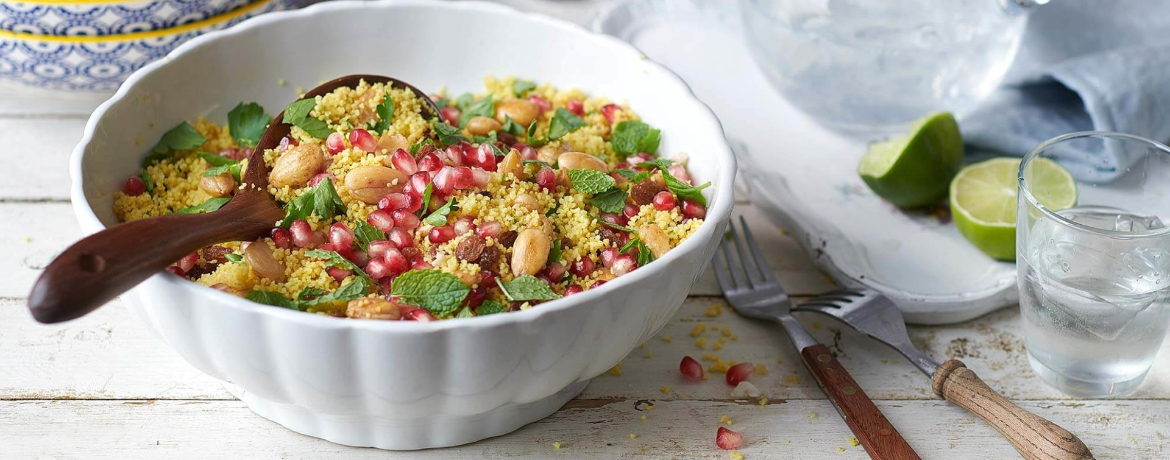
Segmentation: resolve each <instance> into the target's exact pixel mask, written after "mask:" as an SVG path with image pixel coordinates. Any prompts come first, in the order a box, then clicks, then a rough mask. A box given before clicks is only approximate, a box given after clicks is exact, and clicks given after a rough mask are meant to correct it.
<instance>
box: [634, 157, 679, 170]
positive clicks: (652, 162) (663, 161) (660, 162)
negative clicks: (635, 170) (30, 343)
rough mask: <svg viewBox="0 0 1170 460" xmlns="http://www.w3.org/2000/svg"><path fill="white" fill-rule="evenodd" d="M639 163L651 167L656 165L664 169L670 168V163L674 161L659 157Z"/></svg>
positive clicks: (672, 163)
mask: <svg viewBox="0 0 1170 460" xmlns="http://www.w3.org/2000/svg"><path fill="white" fill-rule="evenodd" d="M639 165H641V166H645V167H651V166H653V167H656V168H658V169H661V170H663V171H666V170H667V169H670V167H671V166H672V165H674V162H673V161H670V160H668V159H666V158H659V159H657V160H650V161H643V162H642V163H639Z"/></svg>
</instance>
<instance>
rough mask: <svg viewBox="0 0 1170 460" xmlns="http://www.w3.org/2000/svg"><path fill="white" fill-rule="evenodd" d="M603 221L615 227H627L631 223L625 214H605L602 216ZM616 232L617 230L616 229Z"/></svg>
mask: <svg viewBox="0 0 1170 460" xmlns="http://www.w3.org/2000/svg"><path fill="white" fill-rule="evenodd" d="M601 220H604V221H606V222H609V223H611V224H614V225H621V226H623V227H624V226H626V224H628V223H630V219H629V218H628V217H626V216H625V214H613V213H604V214H602V215H601ZM614 230H617V229H614ZM619 231H620V230H619Z"/></svg>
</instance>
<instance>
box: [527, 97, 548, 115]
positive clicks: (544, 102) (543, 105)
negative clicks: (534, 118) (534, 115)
mask: <svg viewBox="0 0 1170 460" xmlns="http://www.w3.org/2000/svg"><path fill="white" fill-rule="evenodd" d="M528 102H531V103H532V104H533V105H535V106H536V109H537V110H540V113H544V112H548V111H549V110H552V103H551V102H549V101H548V99H545V98H543V97H540V96H537V95H535V94H533V95H531V96H528Z"/></svg>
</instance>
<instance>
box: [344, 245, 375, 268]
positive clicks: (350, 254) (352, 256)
mask: <svg viewBox="0 0 1170 460" xmlns="http://www.w3.org/2000/svg"><path fill="white" fill-rule="evenodd" d="M357 249H358V248H357V247H351V248H349V249H338V250H337V254H339V255H341V257H344V258H345V260H348V261H350V262H353V263H354V264H355V265H357V266H359V267H364V266H365V265H366V264H367V263H369V262H370V256H367V255H366V253H364V252H362V251H358V250H357Z"/></svg>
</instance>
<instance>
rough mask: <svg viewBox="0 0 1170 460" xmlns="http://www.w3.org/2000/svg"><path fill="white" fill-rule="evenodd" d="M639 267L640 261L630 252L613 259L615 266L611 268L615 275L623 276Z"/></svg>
mask: <svg viewBox="0 0 1170 460" xmlns="http://www.w3.org/2000/svg"><path fill="white" fill-rule="evenodd" d="M637 268H638V261H637V260H635V259H634V256H631V255H629V254H622V255H620V256H617V258H616V259H614V260H613V266H612V267H610V268H609V270H610V271H612V272H613V274H614V275H615V276H622V275H625V274H626V273H629V272H632V271H634V270H635V269H637Z"/></svg>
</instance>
